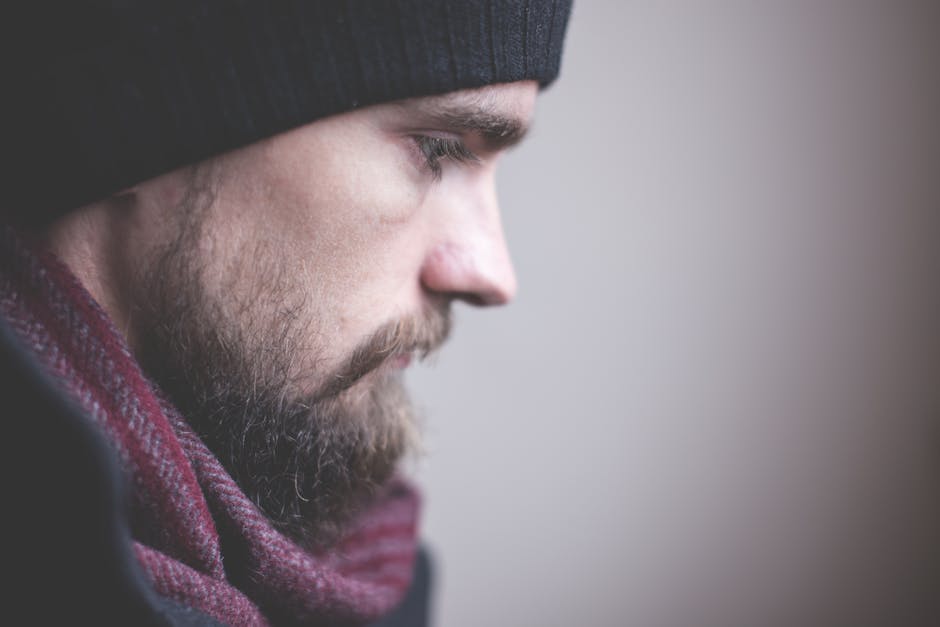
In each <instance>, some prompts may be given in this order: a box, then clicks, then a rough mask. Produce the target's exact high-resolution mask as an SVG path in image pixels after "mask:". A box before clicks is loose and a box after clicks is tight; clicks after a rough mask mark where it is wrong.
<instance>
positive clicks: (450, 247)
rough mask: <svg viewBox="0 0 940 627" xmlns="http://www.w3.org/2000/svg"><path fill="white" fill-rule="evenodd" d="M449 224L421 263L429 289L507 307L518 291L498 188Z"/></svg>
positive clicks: (464, 298) (423, 276) (423, 277)
mask: <svg viewBox="0 0 940 627" xmlns="http://www.w3.org/2000/svg"><path fill="white" fill-rule="evenodd" d="M488 196H489V199H488V201H487V202H485V203H482V204H481V205H477V206H471V207H465V208H464V209H463V210H461V211H459V212H457V216H456V217H454V218H452V219H451V221H450V222H449V223H448V224H446V225H444V228H442V233H441V235H440V236H439V238H438V239H437V240H436V241H435V242H434V243H433V244H432V246H431V248H430V250H429V251H428V253H427V255H426V257H425V259H424V263H423V265H422V267H421V283H422V285H423V286H424V288H425V289H427V290H429V291H431V292H434V293H436V294H438V295H442V296H445V297H447V298H449V299H457V300H463V301H465V302H467V303H470V304H472V305H479V306H488V305H505V304H506V303H508V302H510V301H511V300H512V299H513V297H514V296H515V294H516V285H517V284H516V273H515V270H514V269H513V266H512V260H511V259H510V257H509V250H508V248H507V246H506V238H505V236H504V234H503V227H502V221H501V220H500V217H499V206H498V204H497V202H496V198H495V191H494V193H493V194H491V195H490V194H488Z"/></svg>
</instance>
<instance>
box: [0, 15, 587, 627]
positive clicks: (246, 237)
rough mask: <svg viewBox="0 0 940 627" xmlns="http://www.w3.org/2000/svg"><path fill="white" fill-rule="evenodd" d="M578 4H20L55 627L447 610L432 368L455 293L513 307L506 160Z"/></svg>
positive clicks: (32, 413)
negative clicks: (416, 403)
mask: <svg viewBox="0 0 940 627" xmlns="http://www.w3.org/2000/svg"><path fill="white" fill-rule="evenodd" d="M569 9H570V7H569V4H568V2H566V1H565V0H527V1H526V2H510V1H501V0H489V1H483V0H481V1H474V2H456V1H453V2H441V1H440V0H416V1H411V2H393V1H391V0H372V1H369V2H365V1H355V0H348V1H345V2H325V1H316V0H291V1H284V2H267V1H263V0H257V1H250V0H242V1H239V2H223V1H221V0H213V1H210V0H203V1H187V2H166V1H163V2H103V1H102V2H94V3H76V2H70V3H61V6H60V5H58V4H57V3H53V6H52V7H50V6H49V5H48V4H44V5H41V6H38V7H37V6H35V5H34V6H32V7H30V8H27V9H23V10H21V11H19V12H18V13H17V14H16V15H11V16H8V19H7V20H6V24H5V26H7V28H8V30H9V31H10V32H9V33H8V34H7V35H8V36H7V37H5V38H4V40H5V41H6V42H7V43H8V44H11V45H10V54H7V55H5V63H7V66H8V68H7V70H8V71H7V73H6V75H7V76H8V78H9V80H10V81H11V85H12V86H13V89H12V90H11V93H10V97H9V98H8V99H7V103H6V104H5V107H7V109H6V112H5V115H4V116H3V118H4V120H5V122H4V123H5V125H6V130H5V133H4V135H5V137H6V138H7V150H8V153H9V154H11V155H13V156H15V157H16V165H15V166H13V167H12V169H10V170H8V171H7V175H6V179H7V180H6V182H5V185H4V188H5V193H7V198H8V201H7V202H6V204H5V206H4V213H3V216H4V220H5V222H6V225H5V226H4V227H3V231H2V242H0V258H2V262H0V323H2V325H0V339H2V342H0V344H2V364H3V372H4V376H3V385H4V398H5V399H6V401H7V406H8V407H10V408H13V407H17V408H19V409H17V410H16V411H17V413H15V414H12V413H11V414H10V416H9V419H8V420H7V423H8V427H9V428H11V429H12V432H10V433H8V437H7V438H6V442H7V450H6V451H5V455H4V459H5V460H6V461H7V462H8V463H9V468H8V469H7V472H6V473H4V474H5V481H6V484H7V486H6V487H7V490H6V494H7V495H8V502H9V503H11V505H13V506H15V511H16V513H15V515H13V516H10V517H9V518H11V519H13V520H14V523H15V524H14V529H13V530H12V531H11V532H9V533H7V534H5V535H6V537H7V538H8V546H7V547H6V548H7V551H6V554H7V555H8V556H10V561H9V562H8V566H10V568H11V569H12V570H14V571H15V572H17V573H18V584H17V586H16V587H15V588H14V590H15V592H16V594H15V595H14V596H15V597H18V598H20V599H21V600H22V599H23V598H25V595H35V594H39V596H40V597H42V598H47V599H48V602H44V603H39V604H30V605H29V607H28V611H29V615H30V617H31V621H30V622H48V621H51V620H59V619H61V618H62V617H63V616H67V617H68V618H69V621H70V622H83V623H84V622H89V621H90V622H92V623H94V624H128V625H130V624H133V625H143V624H151V623H153V624H217V623H218V622H221V623H224V624H252V625H254V624H267V623H275V624H298V623H300V624H325V625H334V624H344V625H345V624H363V623H366V622H369V621H373V620H376V619H379V618H381V617H383V616H387V617H388V618H387V620H389V621H392V622H389V623H387V624H393V623H394V624H408V625H419V624H423V623H424V621H425V613H424V609H423V608H424V606H425V605H426V599H422V596H426V593H427V582H426V581H424V579H426V572H425V571H426V565H425V566H424V567H422V568H418V569H417V571H418V572H419V573H423V574H422V575H420V576H419V578H418V581H417V582H416V585H412V575H413V573H414V572H415V571H416V568H415V556H416V542H415V529H416V517H417V507H418V497H417V494H416V492H415V489H414V488H413V487H412V486H411V485H410V484H408V483H407V482H406V481H405V480H403V479H401V478H400V477H398V476H397V475H396V473H395V469H396V465H397V462H398V461H399V459H400V458H401V457H402V455H403V454H405V453H406V452H407V451H408V450H409V449H410V448H411V447H412V446H413V444H414V442H415V440H416V437H417V435H416V431H417V430H416V428H415V425H414V418H413V412H412V410H411V408H410V406H409V404H408V400H407V395H406V393H405V391H404V389H403V386H402V372H403V370H404V369H405V367H407V366H408V364H409V363H410V362H411V361H412V360H414V359H416V358H421V357H423V356H425V355H427V354H428V353H429V352H431V351H433V350H434V349H435V348H437V347H438V346H439V345H440V344H441V343H442V342H443V341H444V339H445V338H446V336H447V332H448V329H449V326H450V305H451V303H452V302H453V301H455V300H462V301H465V302H468V303H471V304H475V305H498V304H503V303H506V302H508V301H509V300H510V299H511V298H512V295H513V292H514V290H515V278H514V275H513V271H512V266H511V263H510V260H509V255H508V252H507V250H506V245H505V242H504V239H503V234H502V229H501V226H500V218H499V212H498V205H497V200H496V195H495V188H494V175H495V167H496V163H497V160H498V158H499V156H500V155H501V154H502V153H503V152H504V151H505V150H506V149H508V148H509V147H510V146H512V145H514V144H515V143H517V142H518V141H519V140H520V139H521V138H522V137H523V135H524V134H525V131H526V129H527V127H528V125H529V123H530V120H531V117H532V112H533V106H534V102H535V98H536V95H537V93H538V91H539V89H540V87H544V86H546V85H548V84H549V83H551V82H552V81H553V80H554V79H555V77H556V75H557V72H558V67H559V62H560V56H561V46H562V40H563V37H564V30H565V25H566V22H567V18H568V14H569ZM16 50H19V51H20V53H19V55H17V54H14V51H16ZM24 57H25V61H24ZM24 549H25V550H24ZM409 587H411V588H412V593H411V594H410V595H409V597H408V598H409V599H416V600H412V601H406V602H405V603H404V604H401V601H402V599H403V598H404V597H405V593H406V591H407V590H408V589H409ZM14 601H15V599H14ZM396 606H400V609H398V610H397V612H398V613H397V614H396V613H392V614H390V612H392V611H393V610H395V608H396ZM394 621H397V622H394Z"/></svg>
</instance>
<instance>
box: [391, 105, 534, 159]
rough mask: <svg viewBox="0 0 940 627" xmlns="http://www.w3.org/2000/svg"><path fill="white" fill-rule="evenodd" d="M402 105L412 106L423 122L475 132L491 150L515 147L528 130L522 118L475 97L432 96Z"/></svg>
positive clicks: (457, 130)
mask: <svg viewBox="0 0 940 627" xmlns="http://www.w3.org/2000/svg"><path fill="white" fill-rule="evenodd" d="M405 106H406V107H409V108H413V109H414V110H415V111H416V112H417V113H418V114H419V117H420V118H421V120H422V122H423V123H426V124H430V125H433V126H436V127H439V128H442V129H445V130H450V131H454V132H463V133H475V134H477V135H479V136H480V137H481V138H482V139H483V141H484V142H485V144H486V147H487V149H488V150H492V151H494V152H495V151H499V150H506V149H508V148H511V147H512V146H515V145H516V144H518V143H519V142H521V141H522V140H523V139H524V138H525V135H526V133H527V132H528V130H529V127H528V125H527V124H526V122H525V121H524V120H522V119H520V118H519V117H516V116H513V115H510V114H507V113H505V112H503V111H500V110H499V109H498V108H497V107H496V106H493V105H492V104H491V103H488V102H486V101H485V100H481V99H478V98H455V97H453V96H447V95H445V96H432V97H428V98H422V99H415V100H412V101H406V104H405Z"/></svg>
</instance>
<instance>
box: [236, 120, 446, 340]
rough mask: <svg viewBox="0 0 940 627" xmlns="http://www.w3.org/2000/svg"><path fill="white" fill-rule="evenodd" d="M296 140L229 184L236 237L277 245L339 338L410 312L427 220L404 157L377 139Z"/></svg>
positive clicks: (327, 136) (274, 148)
mask: <svg viewBox="0 0 940 627" xmlns="http://www.w3.org/2000/svg"><path fill="white" fill-rule="evenodd" d="M297 138H298V139H302V140H304V141H294V139H295V137H291V138H289V141H284V142H279V143H277V144H274V143H272V145H270V146H267V147H266V154H264V155H263V158H261V159H254V160H253V163H252V164H251V166H252V167H250V168H248V167H239V168H236V169H234V172H233V173H234V174H235V176H233V177H228V181H229V185H230V188H229V189H228V191H227V194H223V196H225V197H223V198H220V200H223V201H225V202H227V203H228V204H229V210H228V212H227V213H229V215H230V216H232V217H233V218H234V220H233V222H235V223H237V224H240V225H242V226H240V227H239V229H238V230H239V231H241V233H240V234H239V236H238V238H237V239H240V240H242V241H245V242H251V241H254V242H258V241H259V240H260V241H265V242H268V243H270V244H272V245H271V246H270V247H269V248H270V249H271V250H274V251H275V254H277V255H278V256H279V257H280V259H281V263H282V264H283V267H284V268H285V269H286V270H287V271H288V272H296V273H297V274H296V278H297V279H298V281H300V282H301V283H302V284H303V288H304V289H305V290H307V291H308V293H309V294H310V296H311V299H312V300H314V301H315V302H316V303H317V305H316V306H317V309H318V310H320V311H321V312H322V313H324V314H328V315H329V318H330V319H331V320H332V321H333V322H334V325H335V326H334V325H329V322H328V321H324V322H327V324H328V326H333V329H332V330H333V331H337V332H341V333H347V332H352V333H355V332H357V331H361V330H363V329H365V330H371V329H370V328H371V327H372V326H374V325H375V324H376V323H377V322H384V321H385V320H386V319H387V318H388V317H390V316H391V315H394V314H395V313H400V312H401V311H409V310H411V309H413V306H412V303H411V301H413V300H414V298H415V293H416V292H417V291H418V290H417V289H416V287H415V286H417V285H418V279H417V274H418V269H419V267H420V263H421V251H422V249H423V241H424V239H425V231H426V228H425V226H424V224H425V222H426V221H427V220H426V216H424V211H423V206H424V194H425V190H424V188H423V187H422V185H421V184H420V181H419V180H416V179H415V177H414V166H413V164H411V163H410V162H409V161H408V160H407V154H406V153H405V151H404V150H402V148H401V146H399V145H398V144H396V143H395V142H394V141H392V140H390V139H387V138H385V137H383V136H379V135H378V134H377V133H370V134H366V133H355V132H353V133H352V136H350V132H349V131H348V130H347V131H346V132H345V133H342V134H341V133H329V132H321V133H319V134H317V135H316V136H313V135H308V136H307V137H302V136H298V137H297ZM246 164H247V161H246ZM247 248H248V249H249V250H250V249H251V247H250V246H249V247H247Z"/></svg>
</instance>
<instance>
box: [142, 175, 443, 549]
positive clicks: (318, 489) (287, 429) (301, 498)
mask: <svg viewBox="0 0 940 627" xmlns="http://www.w3.org/2000/svg"><path fill="white" fill-rule="evenodd" d="M212 204H213V199H212V197H211V194H205V193H191V194H189V195H188V196H187V200H185V201H184V203H183V206H181V207H180V209H181V211H180V212H178V216H179V229H178V232H177V236H176V238H175V240H174V241H172V242H170V243H169V244H167V245H166V246H164V247H163V248H162V249H161V250H160V251H159V252H158V254H157V255H155V258H154V260H153V262H152V263H151V264H149V266H148V269H147V270H146V271H144V272H143V273H142V276H140V278H139V280H138V281H137V282H136V284H137V285H138V286H139V287H140V292H139V293H138V294H137V298H136V300H137V302H138V303H141V307H140V311H139V312H137V313H138V318H137V323H138V324H139V325H140V326H138V328H140V329H146V332H141V333H138V334H137V335H136V336H135V342H134V350H135V353H136V355H137V357H138V359H139V361H140V362H141V365H142V367H143V368H144V370H145V372H147V374H148V376H150V378H151V379H152V380H153V381H154V382H155V383H156V385H157V386H158V388H159V389H160V390H161V391H162V392H163V393H164V394H165V395H166V396H167V397H168V398H169V400H170V401H172V402H173V403H174V404H175V406H176V407H177V408H178V409H179V410H180V412H181V413H182V415H183V416H184V417H185V418H186V420H187V421H188V422H189V424H190V425H191V426H192V427H193V429H194V430H195V431H196V432H197V434H198V435H199V436H200V437H201V438H202V440H203V441H204V442H205V444H206V445H207V446H208V448H209V449H210V450H211V451H212V452H213V453H214V454H215V455H216V456H217V457H218V459H219V461H220V462H221V463H222V465H223V466H224V467H225V469H226V470H227V471H228V472H229V473H230V474H231V476H232V478H233V479H234V480H235V482H236V483H237V484H238V485H239V487H240V488H241V489H242V490H243V491H244V493H245V494H246V495H247V496H248V498H250V499H251V500H252V501H253V502H254V503H255V504H256V505H257V506H258V508H259V509H260V510H261V512H262V513H263V514H264V515H265V516H266V517H267V518H268V519H269V520H270V521H271V523H272V524H273V525H274V527H275V528H277V529H278V530H280V531H281V532H282V533H284V534H285V535H287V536H288V537H290V538H292V539H293V540H294V541H296V542H297V543H299V544H301V545H302V546H305V547H308V548H312V549H318V548H324V547H326V546H328V545H329V544H330V543H332V542H334V541H335V540H336V539H337V537H338V534H339V533H340V532H341V531H342V528H343V526H344V524H345V523H346V522H348V521H349V520H350V519H351V518H352V517H353V516H354V515H355V514H356V513H357V512H358V511H359V510H360V509H361V508H362V507H363V506H364V505H366V504H367V503H368V500H369V498H370V497H371V496H372V495H374V493H375V491H376V490H377V489H378V488H379V487H380V486H381V485H383V484H384V483H385V482H386V481H387V480H388V479H389V478H390V476H391V475H392V473H393V471H394V470H395V467H396V465H397V462H398V461H399V459H400V458H401V457H402V456H403V455H404V454H405V453H406V452H408V451H410V450H413V449H414V448H415V447H416V445H417V441H418V429H417V426H416V421H415V414H414V411H413V409H412V406H411V403H410V402H409V399H408V395H407V393H406V390H405V388H404V385H403V381H402V369H401V368H398V367H395V365H396V363H395V362H396V361H398V360H399V359H408V358H410V357H411V356H415V357H419V358H423V357H425V356H427V354H428V353H430V352H431V351H432V350H434V349H435V348H436V347H437V346H439V345H440V344H441V343H442V342H443V341H444V340H445V338H446V337H447V335H448V332H449V329H450V323H451V319H450V311H449V306H448V304H447V303H446V302H438V303H435V304H434V305H429V306H428V307H427V308H426V309H425V311H423V312H421V314H420V315H418V316H411V317H405V318H401V319H397V320H392V321H389V322H387V323H385V324H384V325H382V326H380V327H379V328H377V329H376V330H375V331H374V332H373V333H372V334H371V335H370V336H369V337H367V338H365V339H364V340H363V341H362V342H361V343H360V344H359V345H358V346H357V347H356V348H355V349H354V350H352V351H350V352H349V354H348V355H346V357H345V359H343V360H341V363H340V365H339V366H338V367H334V368H332V369H331V370H330V371H324V369H323V367H322V363H323V356H324V355H325V353H326V352H327V348H329V347H328V346H327V345H326V342H327V341H328V340H329V338H325V337H323V334H322V332H321V331H320V329H319V326H321V325H318V319H317V318H318V316H317V314H316V311H317V310H316V308H315V307H312V306H311V303H310V302H309V301H310V300H311V299H310V296H309V293H310V292H309V288H307V287H305V286H303V285H299V284H298V282H297V281H296V280H293V279H292V277H294V276H296V274H297V273H296V272H292V271H291V268H287V267H284V265H285V264H284V262H283V261H281V260H280V259H279V257H278V251H277V248H276V247H275V246H274V245H267V244H265V243H261V244H256V245H253V246H252V247H251V248H252V250H248V251H239V253H240V254H238V255H236V256H235V258H236V259H247V260H251V263H250V266H251V267H250V269H249V268H246V267H238V268H234V267H233V268H229V269H228V271H227V272H223V273H222V276H223V277H224V278H223V279H222V280H221V281H218V280H217V281H216V283H215V287H214V288H212V289H210V287H209V285H210V284H209V282H208V281H207V276H208V273H207V271H206V269H207V268H208V265H209V264H208V263H207V260H206V257H207V256H208V255H207V254H206V252H205V251H206V248H205V246H202V245H201V241H204V240H203V239H202V238H205V237H206V236H208V235H209V234H208V233H206V232H204V231H205V230H206V229H205V228H204V227H205V219H204V218H205V216H206V215H207V214H208V212H209V209H210V208H211V205H212ZM197 205H199V206H197ZM249 271H250V272H251V275H252V276H251V277H248V276H247V275H248V272H249ZM213 276H216V275H213ZM246 282H248V283H250V288H249V289H247V290H246V289H244V287H245V284H246ZM236 286H238V287H240V288H242V289H235V288H236ZM246 292H247V295H245V294H246ZM233 294H243V296H242V297H240V298H237V297H234V296H232V295H233ZM222 295H227V296H226V297H224V298H223V296H222Z"/></svg>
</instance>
